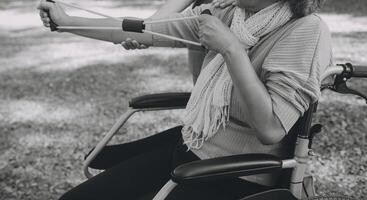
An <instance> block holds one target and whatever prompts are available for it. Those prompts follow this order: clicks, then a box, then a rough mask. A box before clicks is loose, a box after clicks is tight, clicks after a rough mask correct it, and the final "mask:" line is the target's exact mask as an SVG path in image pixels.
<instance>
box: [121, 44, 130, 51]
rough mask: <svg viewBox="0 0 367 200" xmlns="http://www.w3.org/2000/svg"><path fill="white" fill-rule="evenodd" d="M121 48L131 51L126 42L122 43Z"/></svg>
mask: <svg viewBox="0 0 367 200" xmlns="http://www.w3.org/2000/svg"><path fill="white" fill-rule="evenodd" d="M121 46H122V47H124V49H126V50H129V48H128V47H127V46H126V42H121Z"/></svg>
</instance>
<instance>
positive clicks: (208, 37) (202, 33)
mask: <svg viewBox="0 0 367 200" xmlns="http://www.w3.org/2000/svg"><path fill="white" fill-rule="evenodd" d="M198 19H199V38H200V42H201V44H202V45H203V46H205V47H206V48H208V49H211V50H214V51H216V52H218V53H220V54H222V55H223V54H225V53H227V52H228V50H229V49H230V48H232V47H233V46H235V47H237V46H238V47H240V45H239V44H240V42H239V40H238V39H237V37H236V36H235V35H234V34H233V33H232V32H231V31H230V29H229V28H228V27H227V26H226V25H225V24H223V22H222V21H220V20H219V19H218V18H216V17H213V16H211V15H205V14H204V15H201V16H200V17H199V18H198Z"/></svg>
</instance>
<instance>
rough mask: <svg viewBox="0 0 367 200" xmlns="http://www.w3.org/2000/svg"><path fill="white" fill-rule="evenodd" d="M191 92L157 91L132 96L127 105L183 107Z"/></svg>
mask: <svg viewBox="0 0 367 200" xmlns="http://www.w3.org/2000/svg"><path fill="white" fill-rule="evenodd" d="M190 95H191V93H187V92H185V93H184V92H182V93H159V94H150V95H144V96H140V97H136V98H133V99H132V100H130V102H129V107H131V108H134V109H144V108H185V107H186V104H187V102H188V101H189V98H190Z"/></svg>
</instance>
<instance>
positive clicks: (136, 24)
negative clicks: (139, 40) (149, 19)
mask: <svg viewBox="0 0 367 200" xmlns="http://www.w3.org/2000/svg"><path fill="white" fill-rule="evenodd" d="M144 29H145V24H144V21H143V20H136V19H124V20H123V21H122V30H123V31H128V32H136V33H142V32H143V30H144Z"/></svg>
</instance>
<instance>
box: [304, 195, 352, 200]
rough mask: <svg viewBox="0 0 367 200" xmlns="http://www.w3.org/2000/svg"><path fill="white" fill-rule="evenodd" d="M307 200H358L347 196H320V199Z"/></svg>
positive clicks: (311, 199)
mask: <svg viewBox="0 0 367 200" xmlns="http://www.w3.org/2000/svg"><path fill="white" fill-rule="evenodd" d="M307 200H356V199H354V198H352V197H347V196H320V197H312V198H308V199H307Z"/></svg>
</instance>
